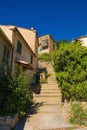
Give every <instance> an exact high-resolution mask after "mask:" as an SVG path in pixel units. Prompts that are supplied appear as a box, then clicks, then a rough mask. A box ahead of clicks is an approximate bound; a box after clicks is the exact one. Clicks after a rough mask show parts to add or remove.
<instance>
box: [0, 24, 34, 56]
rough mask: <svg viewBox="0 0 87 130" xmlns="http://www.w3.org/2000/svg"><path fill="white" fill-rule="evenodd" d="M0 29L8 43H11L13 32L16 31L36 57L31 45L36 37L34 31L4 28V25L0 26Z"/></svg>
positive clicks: (11, 27)
mask: <svg viewBox="0 0 87 130" xmlns="http://www.w3.org/2000/svg"><path fill="white" fill-rule="evenodd" d="M0 28H1V29H2V30H3V32H4V34H5V35H6V36H7V37H8V39H9V40H10V42H11V43H12V34H13V30H14V29H16V30H17V31H18V32H19V33H20V34H21V36H22V38H23V39H24V40H25V41H26V43H27V45H28V46H29V48H30V49H31V51H32V52H33V54H34V55H35V56H36V54H35V53H34V50H33V46H32V43H35V36H36V31H35V30H34V29H31V30H29V29H24V28H20V27H16V26H12V25H9V26H5V25H0Z"/></svg>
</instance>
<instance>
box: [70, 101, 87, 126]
mask: <svg viewBox="0 0 87 130" xmlns="http://www.w3.org/2000/svg"><path fill="white" fill-rule="evenodd" d="M70 122H71V123H72V124H78V125H85V126H87V110H86V109H83V107H82V105H81V103H79V102H76V103H73V104H72V105H71V116H70Z"/></svg>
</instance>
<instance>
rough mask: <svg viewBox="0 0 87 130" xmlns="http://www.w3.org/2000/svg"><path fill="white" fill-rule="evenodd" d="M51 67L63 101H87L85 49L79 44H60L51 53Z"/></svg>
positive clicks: (86, 54)
mask: <svg viewBox="0 0 87 130" xmlns="http://www.w3.org/2000/svg"><path fill="white" fill-rule="evenodd" d="M53 66H54V69H55V71H56V78H57V80H58V83H59V84H60V87H61V91H62V94H63V97H64V99H68V100H70V99H71V100H75V99H76V100H80V101H81V100H86V101H87V48H86V47H83V46H81V43H79V42H75V43H72V44H69V43H68V44H61V45H60V47H59V48H58V49H57V48H56V50H55V51H54V53H53Z"/></svg>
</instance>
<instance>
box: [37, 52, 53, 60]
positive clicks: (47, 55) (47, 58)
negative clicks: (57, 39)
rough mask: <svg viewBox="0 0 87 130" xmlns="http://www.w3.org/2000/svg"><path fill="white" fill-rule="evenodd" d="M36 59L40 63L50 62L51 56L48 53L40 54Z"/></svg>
mask: <svg viewBox="0 0 87 130" xmlns="http://www.w3.org/2000/svg"><path fill="white" fill-rule="evenodd" d="M38 59H39V60H41V61H48V62H50V61H51V60H52V58H51V54H48V53H43V54H40V55H39V56H38Z"/></svg>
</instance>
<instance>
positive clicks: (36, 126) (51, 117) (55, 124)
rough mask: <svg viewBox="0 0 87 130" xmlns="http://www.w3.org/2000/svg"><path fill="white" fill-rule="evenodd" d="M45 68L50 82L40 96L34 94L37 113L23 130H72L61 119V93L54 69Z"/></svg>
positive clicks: (28, 119)
mask: <svg viewBox="0 0 87 130" xmlns="http://www.w3.org/2000/svg"><path fill="white" fill-rule="evenodd" d="M45 67H46V68H47V71H48V73H50V76H49V77H48V82H47V83H45V84H42V85H41V92H40V94H34V102H35V104H34V106H33V107H34V108H35V110H36V111H35V112H34V113H33V114H32V115H29V118H28V117H27V120H26V122H25V126H24V129H23V130H70V128H71V127H72V126H71V125H70V124H69V123H67V122H65V121H64V119H63V118H62V117H61V112H62V111H61V107H60V106H61V92H60V89H59V88H58V84H57V81H56V79H55V75H54V71H53V68H52V66H51V65H50V66H45ZM15 130H16V129H15Z"/></svg>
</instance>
